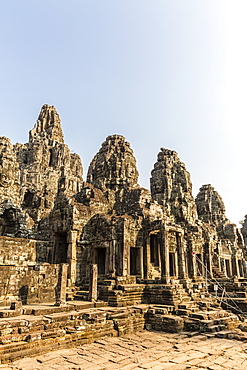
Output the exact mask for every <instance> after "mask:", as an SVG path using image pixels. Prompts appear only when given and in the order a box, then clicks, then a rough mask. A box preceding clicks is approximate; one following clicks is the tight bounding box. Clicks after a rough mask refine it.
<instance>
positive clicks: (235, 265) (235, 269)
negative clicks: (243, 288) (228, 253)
mask: <svg viewBox="0 0 247 370" xmlns="http://www.w3.org/2000/svg"><path fill="white" fill-rule="evenodd" d="M232 265H233V274H234V275H235V276H237V278H238V279H239V277H240V273H239V265H238V258H237V256H236V254H235V255H234V256H232Z"/></svg>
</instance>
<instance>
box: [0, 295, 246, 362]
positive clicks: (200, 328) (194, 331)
mask: <svg viewBox="0 0 247 370" xmlns="http://www.w3.org/2000/svg"><path fill="white" fill-rule="evenodd" d="M0 315H1V317H2V318H0V360H1V362H0V363H1V364H6V363H10V362H13V361H17V360H19V359H21V358H24V357H30V356H37V355H40V354H42V353H47V352H51V351H56V350H59V349H63V350H65V349H66V350H67V349H68V348H72V347H75V346H78V345H85V344H90V343H93V342H95V341H98V340H99V339H100V340H101V339H102V338H106V337H108V338H109V337H122V336H124V335H128V334H134V333H137V332H140V331H142V330H143V329H147V330H149V331H152V330H159V331H165V332H170V333H180V332H184V331H187V332H188V333H189V334H188V335H190V336H192V335H198V334H200V333H204V334H205V335H207V337H215V336H218V337H221V338H223V339H224V338H231V339H233V338H234V339H239V340H241V341H245V340H247V334H246V331H245V329H246V328H247V326H246V324H245V323H241V325H240V322H239V320H238V317H237V316H236V315H233V314H232V313H230V312H227V311H224V310H222V309H212V308H210V309H206V308H205V310H199V309H197V310H196V311H191V308H189V309H186V306H184V307H181V309H179V310H176V309H175V308H174V306H168V305H155V304H150V305H147V304H140V305H135V306H129V307H109V306H105V303H104V302H95V303H92V302H86V301H72V302H70V303H69V302H68V303H67V304H66V305H65V306H60V307H57V306H54V304H45V305H25V306H23V307H18V306H17V308H16V310H13V309H12V310H11V309H9V308H5V309H2V310H1V311H0ZM241 329H242V330H241Z"/></svg>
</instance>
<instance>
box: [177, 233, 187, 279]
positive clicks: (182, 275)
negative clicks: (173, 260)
mask: <svg viewBox="0 0 247 370" xmlns="http://www.w3.org/2000/svg"><path fill="white" fill-rule="evenodd" d="M176 237H177V250H178V278H179V279H187V278H188V274H187V271H186V265H185V255H184V254H185V248H184V241H183V236H182V233H176Z"/></svg>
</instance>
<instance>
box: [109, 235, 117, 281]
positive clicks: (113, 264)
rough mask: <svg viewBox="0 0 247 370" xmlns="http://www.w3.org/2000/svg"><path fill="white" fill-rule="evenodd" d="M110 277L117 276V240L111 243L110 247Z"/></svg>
mask: <svg viewBox="0 0 247 370" xmlns="http://www.w3.org/2000/svg"><path fill="white" fill-rule="evenodd" d="M109 275H110V277H115V276H116V240H112V241H110V245H109Z"/></svg>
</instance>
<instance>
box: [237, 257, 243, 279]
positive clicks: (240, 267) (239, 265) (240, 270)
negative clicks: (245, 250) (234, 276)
mask: <svg viewBox="0 0 247 370" xmlns="http://www.w3.org/2000/svg"><path fill="white" fill-rule="evenodd" d="M238 270H239V276H240V277H244V269H243V265H242V261H241V260H238Z"/></svg>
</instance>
